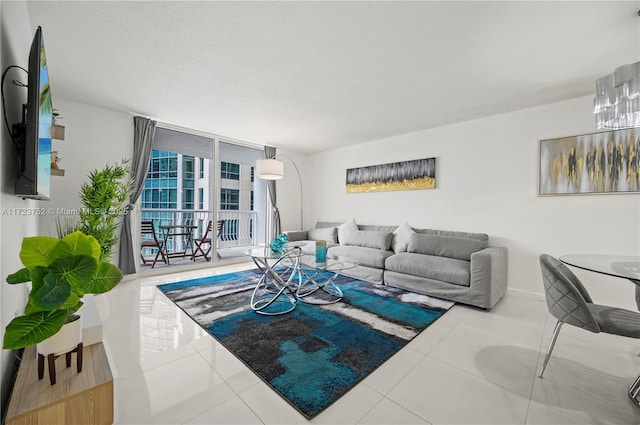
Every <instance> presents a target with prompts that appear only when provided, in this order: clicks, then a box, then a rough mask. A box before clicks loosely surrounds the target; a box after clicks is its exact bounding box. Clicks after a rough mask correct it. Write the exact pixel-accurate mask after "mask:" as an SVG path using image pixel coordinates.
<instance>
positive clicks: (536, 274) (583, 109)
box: [305, 97, 640, 308]
mask: <svg viewBox="0 0 640 425" xmlns="http://www.w3.org/2000/svg"><path fill="white" fill-rule="evenodd" d="M594 128H595V124H594V119H593V114H592V98H591V97H585V98H580V99H575V100H571V101H566V102H562V103H557V104H552V105H547V106H543V107H538V108H533V109H527V110H522V111H517V112H513V113H509V114H504V115H498V116H493V117H490V118H486V119H481V120H474V121H468V122H464V123H460V124H455V125H450V126H446V127H441V128H436V129H432V130H425V131H420V132H416V133H412V134H406V135H402V136H397V137H391V138H388V139H383V140H378V141H373V142H370V143H366V144H362V145H358V146H353V147H345V148H341V149H336V150H332V151H327V152H323V153H319V154H315V155H311V156H309V157H308V158H307V164H308V167H307V170H306V173H307V175H313V176H314V178H313V179H308V180H307V183H306V191H305V193H306V194H307V195H306V196H307V198H308V199H309V201H310V202H311V204H310V205H309V208H307V209H306V217H307V218H306V220H305V221H306V223H307V224H308V225H311V226H312V225H313V224H314V223H315V222H316V221H318V220H331V221H342V220H346V219H349V218H351V217H355V219H356V222H359V223H363V224H396V225H399V224H401V223H402V222H403V221H407V222H408V223H409V225H411V226H413V227H429V228H436V229H449V230H462V231H469V232H483V233H488V234H489V236H490V242H491V244H492V245H502V246H506V247H507V248H508V250H509V280H508V285H509V288H512V289H520V290H525V291H530V292H536V293H542V291H543V289H542V281H541V277H540V268H539V265H538V256H539V254H541V253H549V254H552V255H555V256H559V255H562V254H569V253H609V254H623V255H640V242H639V240H640V239H639V238H640V195H638V194H624V195H623V194H619V195H579V196H554V197H538V196H537V175H538V169H537V167H538V145H539V143H538V142H539V140H541V139H545V138H554V137H560V136H568V135H576V134H583V133H589V132H593V131H594ZM429 157H436V158H437V188H436V189H435V190H420V191H398V192H378V193H360V194H358V193H354V194H347V193H346V192H345V170H346V169H347V168H354V167H360V166H367V165H374V164H384V163H389V162H396V161H403V160H411V159H420V158H429ZM585 273H586V272H583V273H578V275H579V276H580V277H582V278H584V279H588V281H589V285H588V286H589V290H590V291H591V292H592V295H593V296H594V297H595V298H596V300H597V301H598V302H601V303H607V302H610V303H612V304H617V305H622V306H627V307H629V308H635V304H634V302H633V289H634V288H633V285H632V284H631V283H629V282H627V281H624V280H622V279H614V278H606V277H601V276H598V275H595V274H592V273H591V274H589V273H586V274H585Z"/></svg>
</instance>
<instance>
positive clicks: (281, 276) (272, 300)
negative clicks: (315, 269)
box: [245, 247, 302, 316]
mask: <svg viewBox="0 0 640 425" xmlns="http://www.w3.org/2000/svg"><path fill="white" fill-rule="evenodd" d="M245 255H248V256H250V257H251V259H252V260H253V262H254V263H255V264H256V266H258V269H259V270H260V271H261V272H262V277H260V280H259V281H258V283H257V284H256V286H255V288H254V290H253V294H252V295H251V309H252V310H253V311H255V312H256V313H259V314H263V315H266V316H275V315H279V314H285V313H289V312H290V311H293V309H294V308H296V303H297V299H296V295H295V291H296V289H297V288H298V287H299V286H300V284H301V280H300V279H301V278H302V276H301V274H300V273H299V270H300V257H301V256H302V250H301V249H300V248H299V247H288V248H287V249H285V250H284V251H283V252H281V253H277V252H273V251H272V250H271V249H270V248H268V247H264V248H254V249H250V250H249V251H246V252H245ZM296 277H297V278H298V282H297V283H296V282H295V278H296Z"/></svg>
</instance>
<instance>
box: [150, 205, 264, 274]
mask: <svg viewBox="0 0 640 425" xmlns="http://www.w3.org/2000/svg"><path fill="white" fill-rule="evenodd" d="M213 216H214V214H213V211H211V210H187V209H151V208H142V214H141V219H140V220H141V221H153V224H154V227H155V230H156V238H158V240H164V235H163V232H162V230H161V229H160V226H167V225H169V226H173V225H193V226H196V228H195V229H194V230H193V238H194V239H198V238H201V237H203V235H204V233H205V232H206V229H207V223H208V222H209V220H213V221H214V228H213V233H214V234H213V235H211V234H210V235H209V236H208V237H211V236H213V239H215V233H216V226H215V222H217V221H218V220H224V224H223V226H222V229H221V230H220V234H219V235H218V238H217V256H216V254H215V253H213V249H212V251H211V253H210V254H209V256H210V258H211V260H210V261H220V260H227V259H231V258H239V257H244V254H243V253H244V252H245V251H246V250H248V249H250V248H251V247H254V246H257V245H258V244H259V243H260V242H259V238H258V237H257V233H258V232H257V219H258V215H257V213H256V212H255V211H237V210H219V211H218V212H217V214H216V215H215V219H214V218H213ZM187 239H188V238H187V237H186V236H174V237H171V238H168V240H167V241H166V243H167V251H168V252H170V253H172V252H181V251H184V252H185V256H184V257H177V258H176V257H172V258H171V259H170V260H169V263H170V264H169V265H167V264H164V263H163V262H162V261H160V259H159V260H158V262H156V265H155V266H154V269H158V268H162V267H171V266H177V265H180V266H184V265H186V264H194V262H193V261H191V259H190V256H191V253H192V249H193V247H192V246H190V245H189V244H188V240H187ZM143 240H145V239H143ZM205 251H206V249H205ZM156 253H157V250H156V249H154V248H145V249H144V250H143V252H142V254H143V256H144V257H145V259H146V260H147V262H148V261H149V260H151V261H153V258H154V257H155V255H156ZM205 261H206V260H205V259H204V258H203V257H202V256H200V257H197V258H196V261H195V263H196V264H197V263H200V264H202V263H204V262H205ZM149 265H150V263H149V262H148V263H147V265H144V264H142V262H141V267H140V270H141V271H146V270H149V269H150V267H149Z"/></svg>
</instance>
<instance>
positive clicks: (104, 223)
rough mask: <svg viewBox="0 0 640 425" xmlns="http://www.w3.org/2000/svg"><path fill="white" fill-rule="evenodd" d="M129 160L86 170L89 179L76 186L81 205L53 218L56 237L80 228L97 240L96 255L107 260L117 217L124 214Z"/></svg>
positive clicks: (114, 240)
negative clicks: (68, 214) (74, 211)
mask: <svg viewBox="0 0 640 425" xmlns="http://www.w3.org/2000/svg"><path fill="white" fill-rule="evenodd" d="M132 185H133V180H132V175H131V169H130V167H129V160H122V161H121V162H120V163H119V164H114V165H106V166H105V167H104V168H103V169H102V170H97V169H96V170H93V171H91V172H90V173H89V181H88V182H84V183H82V186H81V187H80V193H79V195H80V201H81V202H82V208H80V210H79V211H78V215H77V216H71V217H60V216H58V217H57V219H56V231H57V234H58V237H59V238H62V237H64V236H66V235H68V234H69V233H73V232H74V231H76V230H80V231H81V232H83V233H84V234H86V235H91V236H93V237H94V238H96V240H97V241H98V243H99V244H100V259H101V260H105V261H107V260H109V259H110V258H111V251H112V249H113V246H114V245H115V244H116V243H117V241H118V227H119V226H120V217H121V216H122V215H123V214H127V213H128V211H127V210H126V204H127V203H128V202H129V196H130V195H131V190H132V188H133V186H132Z"/></svg>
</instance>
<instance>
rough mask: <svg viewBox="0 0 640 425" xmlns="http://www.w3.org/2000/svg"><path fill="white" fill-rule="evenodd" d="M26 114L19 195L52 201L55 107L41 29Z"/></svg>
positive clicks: (33, 53) (31, 67) (33, 48)
mask: <svg viewBox="0 0 640 425" xmlns="http://www.w3.org/2000/svg"><path fill="white" fill-rule="evenodd" d="M28 71H29V82H28V93H27V107H26V109H27V111H26V119H25V122H24V128H25V132H24V137H23V138H22V149H21V153H20V154H21V159H22V161H21V163H22V169H21V173H20V175H19V176H18V179H17V181H16V188H15V189H16V195H18V196H20V197H23V198H32V199H44V200H47V199H49V195H50V189H51V124H52V123H53V104H52V101H51V90H50V86H49V72H48V70H47V59H46V55H45V50H44V39H43V37H42V28H40V27H38V29H37V31H36V35H35V37H34V39H33V43H32V44H31V50H30V52H29V69H28Z"/></svg>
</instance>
